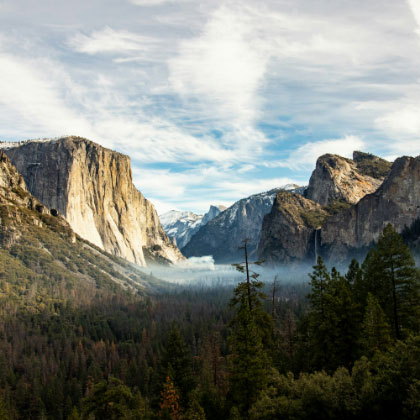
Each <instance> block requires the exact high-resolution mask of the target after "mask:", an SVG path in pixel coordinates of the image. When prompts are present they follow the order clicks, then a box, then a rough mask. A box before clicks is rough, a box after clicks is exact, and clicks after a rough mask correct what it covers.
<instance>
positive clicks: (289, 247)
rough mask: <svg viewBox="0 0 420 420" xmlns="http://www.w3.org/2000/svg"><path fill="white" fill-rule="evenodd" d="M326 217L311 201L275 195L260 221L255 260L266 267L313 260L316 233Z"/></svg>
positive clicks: (326, 214) (287, 195)
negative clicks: (265, 264)
mask: <svg viewBox="0 0 420 420" xmlns="http://www.w3.org/2000/svg"><path fill="white" fill-rule="evenodd" d="M327 216H328V213H327V212H326V211H325V210H324V209H323V208H322V206H320V205H319V204H317V203H315V202H314V201H311V200H308V199H306V198H304V197H302V196H301V195H298V194H293V193H290V192H287V191H280V192H278V193H277V196H276V199H275V201H274V204H273V207H272V209H271V212H270V213H268V214H267V215H266V216H265V217H264V221H263V225H262V230H261V240H260V242H259V244H258V258H259V259H264V260H265V261H266V262H267V264H274V263H278V262H281V263H286V264H289V263H294V262H305V261H311V262H313V261H314V260H315V254H316V252H317V247H318V244H317V241H318V236H319V235H318V232H319V228H320V227H321V225H322V223H323V221H324V219H325V218H326V217H327Z"/></svg>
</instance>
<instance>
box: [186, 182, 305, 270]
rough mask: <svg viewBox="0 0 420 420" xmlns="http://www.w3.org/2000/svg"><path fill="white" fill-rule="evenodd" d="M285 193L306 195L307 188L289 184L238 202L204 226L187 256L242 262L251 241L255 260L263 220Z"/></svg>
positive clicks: (188, 248) (251, 250)
mask: <svg viewBox="0 0 420 420" xmlns="http://www.w3.org/2000/svg"><path fill="white" fill-rule="evenodd" d="M284 190H287V191H293V192H294V193H296V194H302V193H303V192H304V190H305V187H300V186H298V185H294V184H289V185H285V186H284V187H280V188H275V189H272V190H270V191H267V192H263V193H260V194H254V195H251V196H250V197H247V198H243V199H241V200H239V201H237V202H236V203H234V204H233V205H232V206H230V207H229V208H228V209H226V210H225V211H223V212H221V213H220V214H219V215H218V216H216V217H215V218H214V219H212V220H211V221H210V222H209V223H207V224H206V225H204V226H201V227H200V228H199V229H198V230H197V232H196V233H195V234H194V235H192V237H191V239H190V241H189V242H188V243H187V245H186V246H185V247H183V248H182V249H181V250H182V252H183V254H184V255H185V256H187V257H198V256H203V255H212V256H213V258H214V259H215V261H216V262H217V263H224V262H234V261H237V260H238V259H240V258H242V254H243V252H242V251H241V250H239V247H240V246H241V244H242V242H243V240H244V239H247V240H248V249H249V253H250V256H251V257H253V256H255V254H256V249H257V246H258V242H259V240H260V235H261V225H262V220H263V218H264V216H265V215H266V214H267V213H269V212H270V210H271V208H272V206H273V201H274V199H275V197H276V194H277V193H278V192H279V191H284Z"/></svg>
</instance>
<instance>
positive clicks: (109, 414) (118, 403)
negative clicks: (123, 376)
mask: <svg viewBox="0 0 420 420" xmlns="http://www.w3.org/2000/svg"><path fill="white" fill-rule="evenodd" d="M137 404H138V400H136V399H135V398H134V396H133V394H132V392H131V390H130V388H128V387H127V386H126V385H124V384H123V383H122V382H121V381H120V380H118V379H116V378H113V377H109V378H108V379H107V380H104V381H101V382H99V383H97V384H95V385H94V387H93V389H92V391H90V395H88V396H87V397H86V398H84V399H83V401H82V419H92V416H93V419H95V420H129V419H130V420H131V419H132V420H134V419H140V413H139V411H138V409H139V408H140V407H138V406H137ZM137 414H138V415H137Z"/></svg>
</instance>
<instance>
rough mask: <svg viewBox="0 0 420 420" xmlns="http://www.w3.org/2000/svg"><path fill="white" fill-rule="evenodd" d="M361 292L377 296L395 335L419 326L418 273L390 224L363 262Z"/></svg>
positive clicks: (419, 296) (419, 280) (401, 335)
mask: <svg viewBox="0 0 420 420" xmlns="http://www.w3.org/2000/svg"><path fill="white" fill-rule="evenodd" d="M363 269H364V293H365V294H367V293H368V292H370V293H372V294H373V295H375V296H376V297H377V298H378V301H379V304H380V306H381V308H382V309H383V310H384V312H385V314H386V316H387V319H388V320H389V322H390V325H391V328H392V334H393V336H394V337H396V338H397V339H400V338H402V337H403V336H405V335H407V334H408V332H409V331H418V330H419V316H420V312H419V308H420V273H419V270H418V269H417V268H416V266H415V262H414V259H413V256H412V254H411V252H410V250H409V248H408V247H407V246H406V245H404V243H403V241H402V238H401V236H400V235H398V233H396V232H395V230H394V228H393V227H392V226H391V225H387V226H386V227H385V229H384V231H383V234H382V235H381V237H380V239H379V241H378V244H377V247H376V248H375V249H372V250H371V251H370V252H369V254H368V256H367V257H366V260H365V262H364V264H363Z"/></svg>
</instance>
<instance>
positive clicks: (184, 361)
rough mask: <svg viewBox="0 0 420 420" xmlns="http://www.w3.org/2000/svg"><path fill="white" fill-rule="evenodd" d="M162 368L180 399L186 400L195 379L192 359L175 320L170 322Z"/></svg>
mask: <svg viewBox="0 0 420 420" xmlns="http://www.w3.org/2000/svg"><path fill="white" fill-rule="evenodd" d="M162 368H163V371H164V375H165V377H166V376H170V377H171V379H172V381H173V383H174V385H175V388H177V389H178V390H179V392H180V397H181V400H182V401H183V402H186V400H187V396H188V393H189V392H190V391H191V390H192V389H194V386H195V379H194V376H193V371H192V359H191V357H190V354H189V352H188V349H187V346H186V345H185V342H184V339H183V337H182V335H181V332H180V330H179V328H178V325H177V323H176V322H173V323H172V326H171V329H170V331H169V334H168V338H167V341H166V345H165V349H164V354H163V359H162Z"/></svg>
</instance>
